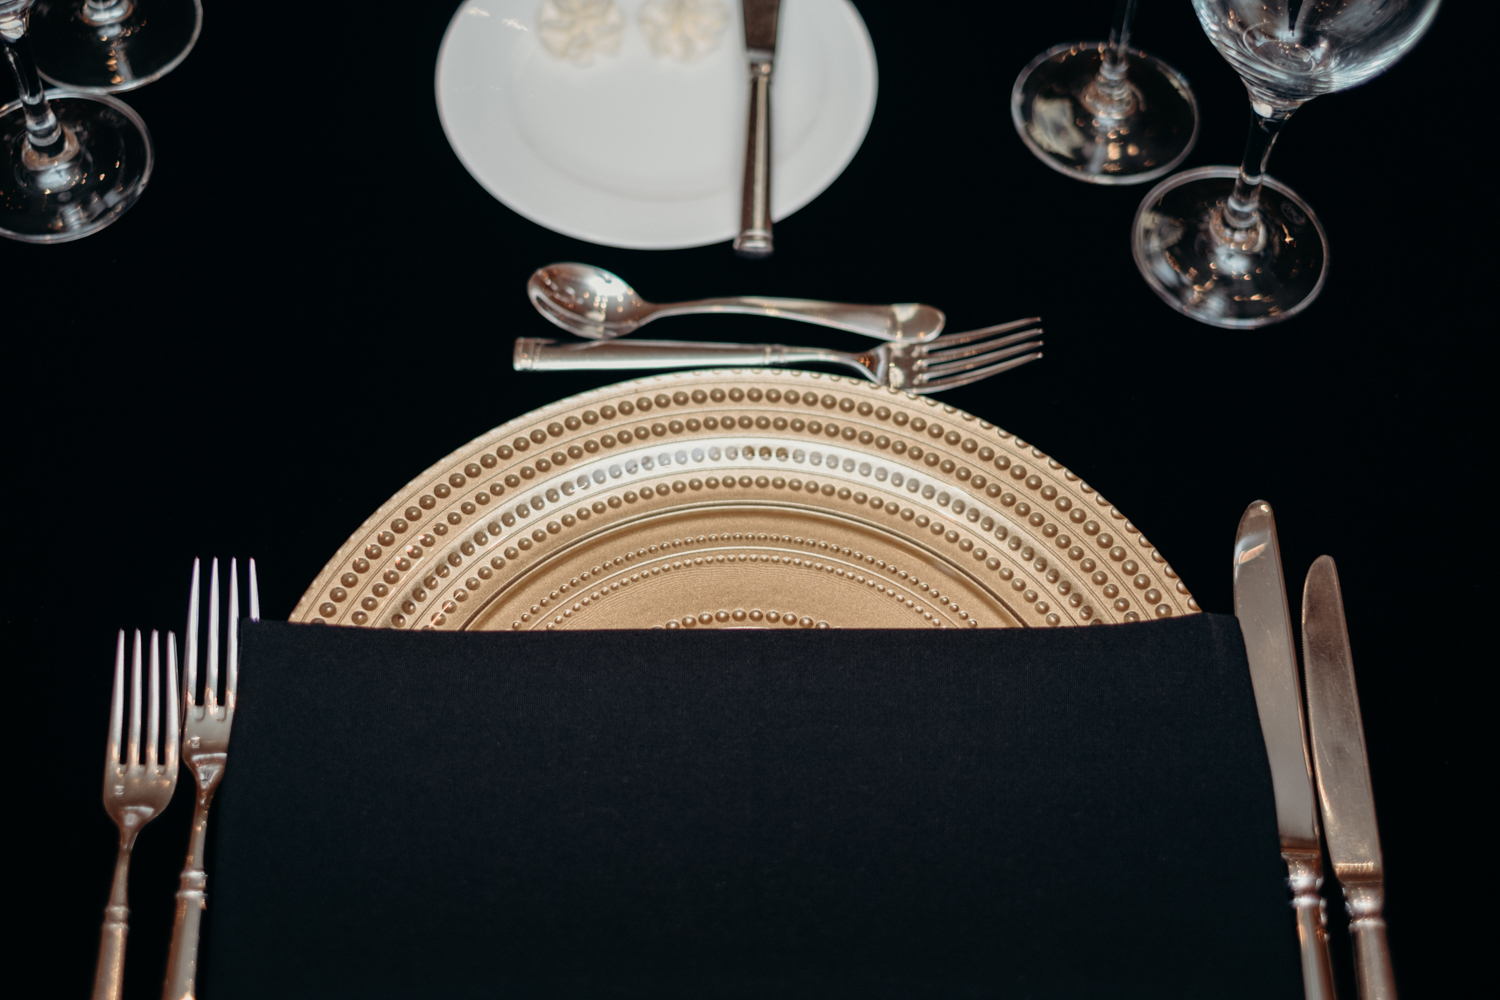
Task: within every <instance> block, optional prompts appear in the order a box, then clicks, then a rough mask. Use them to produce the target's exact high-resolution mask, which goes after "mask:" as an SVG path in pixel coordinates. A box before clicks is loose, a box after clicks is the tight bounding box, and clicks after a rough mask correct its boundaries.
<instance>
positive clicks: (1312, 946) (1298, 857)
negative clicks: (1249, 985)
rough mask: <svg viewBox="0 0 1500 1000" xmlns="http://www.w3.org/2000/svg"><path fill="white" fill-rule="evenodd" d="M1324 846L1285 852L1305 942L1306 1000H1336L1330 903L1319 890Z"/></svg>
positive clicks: (1300, 934) (1300, 935) (1300, 937)
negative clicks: (1329, 944)
mask: <svg viewBox="0 0 1500 1000" xmlns="http://www.w3.org/2000/svg"><path fill="white" fill-rule="evenodd" d="M1322 854H1323V852H1322V849H1321V848H1314V850H1313V851H1312V852H1301V851H1282V852H1281V856H1282V857H1283V858H1285V859H1286V869H1287V885H1288V886H1289V887H1290V888H1291V890H1292V909H1293V910H1295V911H1296V913H1297V939H1298V940H1299V941H1300V942H1301V945H1302V989H1303V992H1304V994H1305V996H1306V998H1307V1000H1336V994H1335V993H1334V989H1333V962H1332V961H1331V960H1330V958H1329V956H1328V905H1327V904H1326V903H1325V902H1324V901H1323V894H1322V893H1321V892H1319V891H1318V890H1319V889H1320V888H1322V886H1323V857H1322Z"/></svg>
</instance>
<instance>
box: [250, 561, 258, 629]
mask: <svg viewBox="0 0 1500 1000" xmlns="http://www.w3.org/2000/svg"><path fill="white" fill-rule="evenodd" d="M250 620H251V621H253V622H258V621H260V587H258V586H256V583H255V560H254V559H251V560H250Z"/></svg>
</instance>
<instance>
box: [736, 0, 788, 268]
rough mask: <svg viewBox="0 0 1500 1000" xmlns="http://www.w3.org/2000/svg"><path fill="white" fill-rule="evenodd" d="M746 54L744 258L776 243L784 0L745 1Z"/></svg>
mask: <svg viewBox="0 0 1500 1000" xmlns="http://www.w3.org/2000/svg"><path fill="white" fill-rule="evenodd" d="M742 13H743V14H744V18H745V58H746V60H747V61H748V62H749V64H750V119H749V126H748V134H747V136H746V139H745V187H744V193H743V195H742V198H741V203H740V234H739V235H738V236H736V237H735V239H734V249H735V252H736V253H738V254H739V255H740V256H742V257H769V256H770V255H771V250H772V242H771V71H772V68H773V65H774V63H775V58H776V27H777V21H778V20H779V17H780V14H781V0H744V5H743V9H742Z"/></svg>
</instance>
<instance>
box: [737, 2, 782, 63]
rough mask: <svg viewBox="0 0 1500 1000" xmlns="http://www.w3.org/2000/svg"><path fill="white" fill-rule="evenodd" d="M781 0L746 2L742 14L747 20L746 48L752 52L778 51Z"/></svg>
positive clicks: (769, 52) (768, 52)
mask: <svg viewBox="0 0 1500 1000" xmlns="http://www.w3.org/2000/svg"><path fill="white" fill-rule="evenodd" d="M780 13H781V0H744V4H743V7H742V9H741V14H742V15H743V17H744V19H745V48H746V50H747V51H750V52H757V51H759V52H765V53H767V54H771V53H774V52H775V51H776V22H777V20H778V18H779V15H780Z"/></svg>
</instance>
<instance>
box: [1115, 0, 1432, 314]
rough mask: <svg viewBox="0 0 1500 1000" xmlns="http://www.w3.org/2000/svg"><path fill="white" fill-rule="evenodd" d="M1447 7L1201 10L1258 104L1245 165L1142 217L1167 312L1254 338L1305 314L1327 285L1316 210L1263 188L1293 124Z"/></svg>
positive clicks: (1271, 185) (1278, 4)
mask: <svg viewBox="0 0 1500 1000" xmlns="http://www.w3.org/2000/svg"><path fill="white" fill-rule="evenodd" d="M1439 2H1440V0H1193V8H1194V9H1195V10H1196V11H1197V12H1198V20H1199V21H1201V22H1202V23H1203V29H1204V30H1205V31H1206V32H1208V37H1209V39H1210V40H1211V41H1212V42H1213V43H1214V47H1215V48H1217V49H1218V50H1219V54H1220V55H1222V56H1223V57H1224V58H1225V59H1227V60H1228V61H1229V64H1230V65H1231V66H1233V67H1234V68H1235V70H1236V71H1237V72H1238V73H1239V74H1240V77H1241V79H1242V80H1243V81H1244V84H1245V89H1246V90H1248V91H1249V92H1250V110H1251V112H1252V117H1253V122H1252V125H1251V128H1250V139H1249V141H1248V142H1247V143H1246V145H1245V158H1244V162H1243V163H1242V164H1241V165H1240V167H1239V169H1238V170H1236V169H1234V168H1233V167H1203V168H1200V169H1197V170H1189V171H1185V172H1184V173H1181V174H1178V175H1177V176H1175V177H1170V178H1168V179H1167V180H1165V181H1163V182H1162V183H1160V184H1158V185H1157V186H1156V187H1155V188H1153V189H1152V191H1151V193H1150V194H1148V195H1146V199H1145V201H1143V202H1141V207H1140V208H1139V209H1138V210H1137V211H1136V216H1135V229H1134V233H1133V236H1132V246H1133V249H1134V252H1135V262H1136V265H1137V266H1138V267H1139V268H1140V269H1141V274H1143V275H1144V276H1145V278H1146V281H1147V283H1149V284H1150V285H1151V287H1152V288H1153V289H1155V291H1156V294H1158V295H1160V296H1161V297H1162V298H1163V299H1164V300H1166V302H1167V304H1168V305H1170V306H1171V307H1172V308H1174V309H1176V310H1177V311H1179V312H1181V313H1184V314H1186V315H1188V316H1191V317H1192V318H1193V319H1196V320H1198V321H1200V322H1203V323H1208V324H1210V325H1212V326H1219V327H1225V328H1229V329H1250V328H1254V327H1259V326H1265V325H1266V324H1268V323H1276V322H1279V321H1281V320H1284V319H1286V318H1287V317H1289V316H1294V315H1296V314H1297V313H1298V312H1301V311H1302V310H1303V309H1305V308H1307V306H1308V304H1309V303H1311V302H1312V300H1313V299H1315V298H1317V295H1318V292H1320V291H1321V290H1322V288H1323V280H1324V278H1325V277H1326V276H1327V273H1328V240H1327V237H1326V236H1325V235H1324V233H1323V225H1322V223H1320V222H1319V221H1318V218H1317V216H1316V215H1314V214H1313V210H1312V209H1311V208H1309V207H1308V205H1307V203H1306V202H1304V201H1303V200H1302V199H1301V198H1299V197H1298V196H1297V195H1296V193H1295V192H1293V191H1292V190H1291V189H1290V188H1287V187H1286V186H1284V185H1282V184H1280V183H1278V182H1277V181H1275V180H1273V179H1271V178H1270V177H1268V176H1266V161H1267V160H1268V159H1269V158H1270V155H1271V146H1272V145H1273V144H1274V143H1275V142H1276V136H1277V135H1278V134H1279V133H1280V132H1281V127H1282V126H1283V125H1284V124H1286V121H1287V119H1288V118H1290V117H1291V116H1292V112H1294V111H1296V110H1297V109H1298V108H1300V107H1301V106H1302V105H1304V104H1306V103H1307V102H1308V101H1310V100H1312V99H1313V98H1314V97H1317V96H1318V95H1320V94H1331V93H1333V92H1335V91H1339V90H1348V89H1349V88H1350V87H1357V86H1359V85H1360V84H1361V83H1364V82H1366V81H1367V80H1369V79H1371V78H1372V77H1374V76H1377V75H1378V74H1380V73H1382V72H1384V71H1385V70H1386V69H1389V68H1390V66H1391V64H1392V63H1394V62H1395V61H1396V60H1397V59H1400V58H1401V57H1402V56H1403V55H1405V54H1406V52H1407V50H1408V49H1410V48H1411V47H1412V46H1413V45H1415V44H1416V43H1417V40H1418V39H1419V38H1421V37H1422V34H1423V32H1425V31H1426V30H1427V28H1428V26H1429V25H1431V24H1432V19H1433V17H1434V16H1436V14H1437V9H1438V3H1439Z"/></svg>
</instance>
